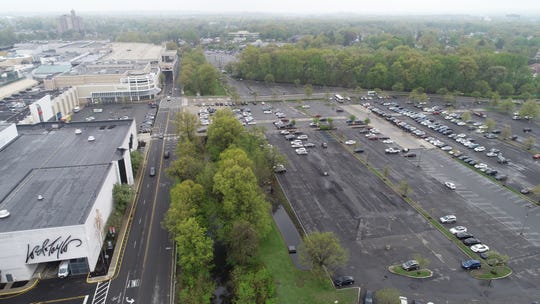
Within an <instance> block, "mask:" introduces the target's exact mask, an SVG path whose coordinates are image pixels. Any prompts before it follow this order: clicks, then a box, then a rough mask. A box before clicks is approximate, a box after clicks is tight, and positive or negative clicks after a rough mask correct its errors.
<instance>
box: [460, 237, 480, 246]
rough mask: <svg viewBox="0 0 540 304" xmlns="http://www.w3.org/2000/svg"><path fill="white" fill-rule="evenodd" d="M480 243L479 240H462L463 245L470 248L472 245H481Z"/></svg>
mask: <svg viewBox="0 0 540 304" xmlns="http://www.w3.org/2000/svg"><path fill="white" fill-rule="evenodd" d="M481 243H482V242H480V240H479V239H477V238H473V237H472V238H468V239H464V240H463V244H465V245H467V246H472V245H476V244H481Z"/></svg>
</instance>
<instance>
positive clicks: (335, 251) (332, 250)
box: [298, 232, 348, 273]
mask: <svg viewBox="0 0 540 304" xmlns="http://www.w3.org/2000/svg"><path fill="white" fill-rule="evenodd" d="M298 255H299V260H300V262H301V263H302V264H304V265H306V266H311V267H313V270H314V271H315V272H320V273H322V272H323V269H324V268H326V269H327V270H328V271H329V272H330V273H332V272H333V270H334V269H335V268H336V267H339V266H344V265H345V264H346V263H347V255H348V254H347V251H346V250H345V249H344V248H343V247H341V244H340V243H339V239H338V238H337V237H336V235H335V234H334V233H333V232H312V233H310V234H308V235H306V236H305V237H304V239H303V241H302V243H301V244H300V245H299V246H298Z"/></svg>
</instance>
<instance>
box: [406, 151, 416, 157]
mask: <svg viewBox="0 0 540 304" xmlns="http://www.w3.org/2000/svg"><path fill="white" fill-rule="evenodd" d="M403 157H416V153H412V152H409V153H405V154H403Z"/></svg>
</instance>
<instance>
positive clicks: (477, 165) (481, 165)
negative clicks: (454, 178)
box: [474, 163, 488, 169]
mask: <svg viewBox="0 0 540 304" xmlns="http://www.w3.org/2000/svg"><path fill="white" fill-rule="evenodd" d="M474 167H475V168H476V169H486V168H487V167H488V166H487V165H486V164H484V163H479V164H476V165H474Z"/></svg>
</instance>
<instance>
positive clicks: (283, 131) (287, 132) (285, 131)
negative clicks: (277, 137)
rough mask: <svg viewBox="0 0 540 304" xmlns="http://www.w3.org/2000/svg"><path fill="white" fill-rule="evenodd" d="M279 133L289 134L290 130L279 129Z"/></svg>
mask: <svg viewBox="0 0 540 304" xmlns="http://www.w3.org/2000/svg"><path fill="white" fill-rule="evenodd" d="M279 134H281V135H289V134H290V132H289V131H287V130H281V131H279Z"/></svg>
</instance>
